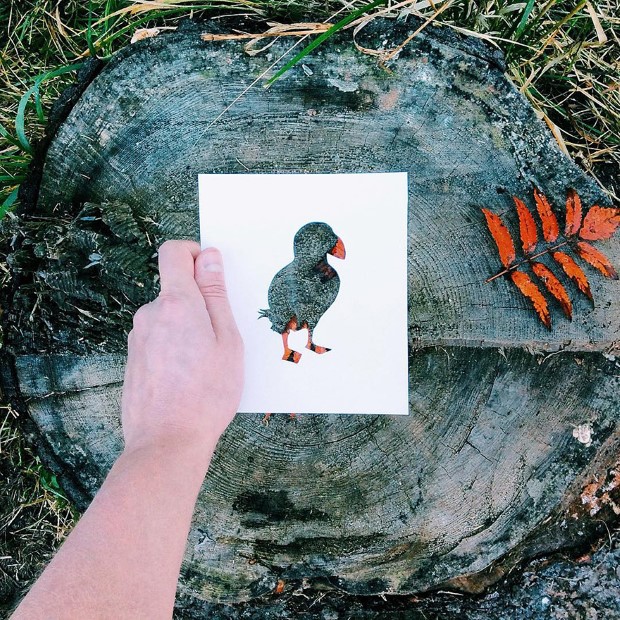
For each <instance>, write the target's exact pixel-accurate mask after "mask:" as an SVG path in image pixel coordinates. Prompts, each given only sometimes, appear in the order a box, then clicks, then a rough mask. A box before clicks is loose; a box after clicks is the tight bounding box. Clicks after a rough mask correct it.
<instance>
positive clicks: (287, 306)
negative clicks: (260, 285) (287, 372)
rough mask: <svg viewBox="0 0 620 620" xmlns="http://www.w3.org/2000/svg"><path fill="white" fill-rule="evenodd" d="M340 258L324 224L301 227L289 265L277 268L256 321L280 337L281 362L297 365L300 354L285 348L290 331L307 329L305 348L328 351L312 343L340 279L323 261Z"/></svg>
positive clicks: (338, 246)
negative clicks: (262, 320)
mask: <svg viewBox="0 0 620 620" xmlns="http://www.w3.org/2000/svg"><path fill="white" fill-rule="evenodd" d="M328 254H331V255H332V256H335V257H336V258H340V259H344V257H345V255H346V252H345V249H344V243H343V242H342V240H341V239H340V237H338V235H336V233H335V232H334V231H333V230H332V229H331V227H330V226H328V225H327V224H325V223H324V222H310V223H309V224H306V225H305V226H302V227H301V228H300V229H299V230H298V231H297V233H296V234H295V238H294V240H293V255H294V258H293V262H291V263H289V264H288V265H287V266H286V267H284V268H282V269H280V271H278V273H277V274H276V275H275V276H274V278H273V280H272V281H271V284H270V286H269V292H268V295H267V300H268V303H269V308H267V309H266V310H259V317H258V318H259V319H260V318H264V317H266V318H268V319H269V320H270V321H271V329H272V330H273V331H275V332H277V333H278V334H281V335H282V344H283V346H284V355H283V356H282V359H283V360H285V361H287V362H293V363H295V364H297V363H298V362H299V360H300V359H301V353H298V352H297V351H293V350H292V349H291V348H290V347H289V346H288V335H289V333H290V332H291V331H300V330H302V329H307V330H308V343H307V344H306V348H307V349H310V351H314V352H315V353H319V354H323V353H327V352H328V351H330V349H328V348H327V347H321V346H319V345H317V344H315V343H314V342H313V341H312V333H313V331H314V328H315V327H316V326H317V323H318V322H319V320H320V318H321V317H322V316H323V314H325V312H326V311H327V310H328V309H329V307H330V306H331V305H332V304H333V303H334V300H335V299H336V296H337V295H338V290H339V289H340V278H339V277H338V274H337V273H336V270H335V269H334V268H333V267H332V266H331V265H330V264H329V263H328V262H327V255H328Z"/></svg>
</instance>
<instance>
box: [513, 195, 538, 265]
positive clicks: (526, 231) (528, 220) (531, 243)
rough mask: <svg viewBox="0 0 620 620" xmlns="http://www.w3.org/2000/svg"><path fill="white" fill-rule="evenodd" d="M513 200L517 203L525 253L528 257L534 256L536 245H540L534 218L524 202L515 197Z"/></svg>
mask: <svg viewBox="0 0 620 620" xmlns="http://www.w3.org/2000/svg"><path fill="white" fill-rule="evenodd" d="M512 199H513V200H514V201H515V205H516V207H517V214H518V215H519V234H520V235H521V243H522V244H523V252H524V253H525V254H526V255H527V254H532V253H533V252H534V248H535V247H536V243H538V231H537V230H536V222H535V221H534V216H533V215H532V214H531V212H530V210H529V209H528V208H527V207H526V206H525V203H524V202H523V201H522V200H519V199H518V198H517V197H516V196H513V197H512Z"/></svg>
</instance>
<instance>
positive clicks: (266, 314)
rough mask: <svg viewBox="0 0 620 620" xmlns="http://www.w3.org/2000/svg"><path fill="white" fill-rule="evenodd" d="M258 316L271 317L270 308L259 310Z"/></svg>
mask: <svg viewBox="0 0 620 620" xmlns="http://www.w3.org/2000/svg"><path fill="white" fill-rule="evenodd" d="M258 318H259V319H268V318H269V308H267V309H266V310H259V311H258Z"/></svg>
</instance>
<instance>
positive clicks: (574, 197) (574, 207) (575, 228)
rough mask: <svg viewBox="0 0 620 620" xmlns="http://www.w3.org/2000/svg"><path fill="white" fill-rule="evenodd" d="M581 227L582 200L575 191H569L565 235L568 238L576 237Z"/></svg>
mask: <svg viewBox="0 0 620 620" xmlns="http://www.w3.org/2000/svg"><path fill="white" fill-rule="evenodd" d="M580 226H581V198H579V194H578V193H577V192H576V191H575V190H574V189H569V190H568V193H567V194H566V226H565V227H564V234H565V235H566V236H567V237H571V236H572V235H576V234H577V233H578V232H579V227H580Z"/></svg>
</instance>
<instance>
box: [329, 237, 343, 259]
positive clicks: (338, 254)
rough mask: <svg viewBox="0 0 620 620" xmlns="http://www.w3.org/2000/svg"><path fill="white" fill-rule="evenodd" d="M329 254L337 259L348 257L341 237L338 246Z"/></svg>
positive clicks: (337, 242)
mask: <svg viewBox="0 0 620 620" xmlns="http://www.w3.org/2000/svg"><path fill="white" fill-rule="evenodd" d="M329 253H330V254H331V255H332V256H335V257H336V258H344V257H345V256H346V255H347V253H346V251H345V249H344V243H342V239H341V238H340V237H338V241H336V245H335V246H334V247H333V248H332V249H331V250H330V251H329Z"/></svg>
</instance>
